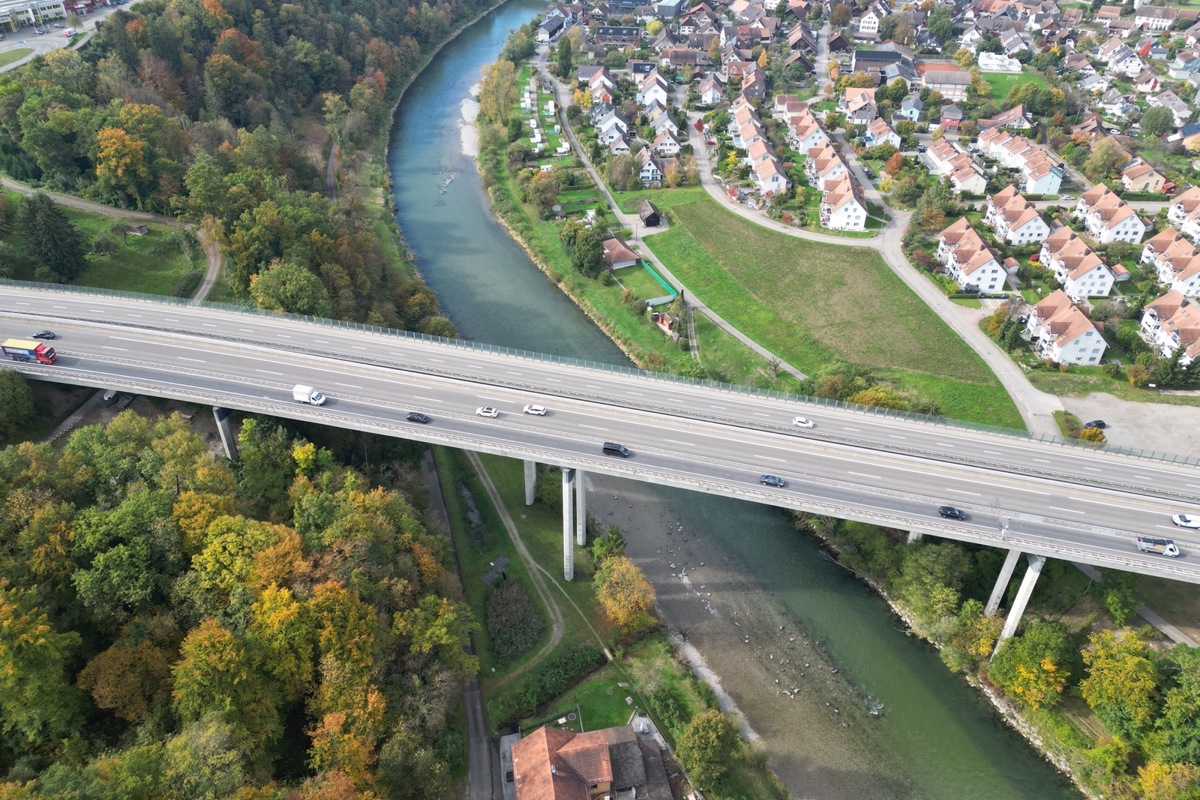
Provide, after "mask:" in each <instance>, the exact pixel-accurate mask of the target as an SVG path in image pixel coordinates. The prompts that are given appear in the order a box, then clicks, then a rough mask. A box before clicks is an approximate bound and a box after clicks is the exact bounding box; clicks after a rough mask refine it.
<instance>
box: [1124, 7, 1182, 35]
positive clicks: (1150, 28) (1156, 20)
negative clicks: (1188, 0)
mask: <svg viewBox="0 0 1200 800" xmlns="http://www.w3.org/2000/svg"><path fill="white" fill-rule="evenodd" d="M1178 15H1179V11H1178V9H1174V8H1165V7H1163V6H1142V7H1141V8H1139V9H1138V10H1137V11H1135V12H1133V24H1134V25H1135V26H1137V27H1139V28H1141V29H1142V30H1144V31H1146V32H1147V33H1162V32H1163V31H1167V30H1170V29H1171V25H1172V24H1173V23H1174V22H1175V18H1176V17H1177V16H1178Z"/></svg>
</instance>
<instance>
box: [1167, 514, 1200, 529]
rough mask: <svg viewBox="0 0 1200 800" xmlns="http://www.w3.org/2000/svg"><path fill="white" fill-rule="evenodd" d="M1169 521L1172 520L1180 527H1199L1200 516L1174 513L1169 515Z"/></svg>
mask: <svg viewBox="0 0 1200 800" xmlns="http://www.w3.org/2000/svg"><path fill="white" fill-rule="evenodd" d="M1171 522H1174V523H1175V524H1176V525H1178V526H1179V527H1181V528H1200V517H1195V516H1190V515H1188V514H1176V515H1175V516H1173V517H1171Z"/></svg>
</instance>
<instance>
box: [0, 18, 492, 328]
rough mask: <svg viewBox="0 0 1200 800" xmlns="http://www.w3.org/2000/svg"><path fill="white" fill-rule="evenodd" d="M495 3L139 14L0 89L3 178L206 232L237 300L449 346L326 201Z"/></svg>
mask: <svg viewBox="0 0 1200 800" xmlns="http://www.w3.org/2000/svg"><path fill="white" fill-rule="evenodd" d="M486 5H487V3H486V2H484V0H441V1H440V2H437V3H436V4H430V3H428V2H422V3H416V2H411V0H410V1H408V2H406V1H405V0H401V2H396V3H383V2H378V1H377V0H375V1H373V0H298V2H288V3H265V2H252V1H245V2H244V1H242V0H232V1H230V2H222V0H170V1H169V2H167V1H166V0H147V2H144V3H141V4H139V5H138V6H137V8H136V10H133V11H128V10H125V9H122V10H120V11H118V12H117V13H115V14H113V15H112V16H111V17H109V18H108V19H107V20H105V21H104V23H103V25H102V27H101V28H100V30H98V31H97V32H96V35H95V37H94V38H93V40H92V41H91V42H89V43H88V44H87V45H86V46H85V47H83V48H81V49H79V50H71V49H63V50H57V51H54V52H53V53H50V54H48V55H46V56H45V57H42V58H38V59H35V60H34V61H33V62H32V63H31V64H29V65H28V66H26V67H24V68H22V69H18V70H14V71H12V72H8V73H5V75H4V76H3V77H0V171H3V172H4V173H6V174H7V175H9V176H11V177H13V178H15V179H17V180H21V181H26V182H29V183H31V184H34V185H36V186H39V187H42V188H46V189H51V190H56V191H63V192H68V193H72V194H78V195H80V196H82V197H86V198H89V199H92V200H96V201H99V202H103V203H108V204H111V205H114V206H118V207H124V208H135V209H139V210H144V211H152V212H156V213H160V214H170V215H177V216H179V217H180V218H182V219H184V220H187V221H191V222H195V223H197V224H201V225H204V226H205V227H206V228H208V229H210V230H211V231H212V232H213V233H214V235H215V236H216V237H217V239H218V240H219V241H220V243H221V245H222V247H223V249H224V251H225V253H226V262H227V263H226V278H227V280H228V282H229V284H230V287H231V290H232V292H233V294H234V296H235V298H237V299H240V300H243V301H253V302H254V303H255V304H256V305H259V306H260V307H264V308H272V309H276V310H281V311H289V312H294V313H301V314H316V315H323V316H332V317H337V318H339V319H346V320H356V321H364V322H370V323H372V324H379V325H387V326H391V327H398V328H406V329H410V330H421V331H424V332H426V333H432V334H438V335H453V332H454V331H453V326H452V325H451V324H450V323H449V321H447V320H446V319H445V318H444V317H443V316H441V315H440V313H439V310H438V305H437V300H436V298H435V296H434V295H433V293H432V292H431V291H430V290H429V289H428V287H426V286H425V285H424V283H423V282H422V281H420V280H419V279H417V278H416V277H414V276H413V274H412V270H411V269H406V268H405V265H398V264H396V263H394V261H395V260H396V259H395V257H394V256H393V255H392V253H393V252H394V250H395V248H394V243H389V242H385V241H383V240H381V238H380V236H381V235H383V236H387V235H389V234H388V232H387V231H384V232H383V233H382V234H381V233H380V232H378V231H377V230H376V226H377V224H378V222H379V220H378V218H377V216H376V215H373V214H372V213H371V211H370V210H369V209H367V208H365V207H364V205H363V204H362V203H361V201H359V200H357V199H354V198H349V199H347V200H346V201H344V202H340V203H334V202H331V201H330V200H329V199H328V197H327V194H326V186H325V169H324V168H325V157H326V155H327V154H328V146H329V144H330V143H332V145H333V146H335V147H337V148H343V149H348V150H355V149H357V148H362V147H365V146H367V145H368V144H370V143H371V142H372V141H374V139H375V137H376V136H378V135H380V134H381V133H383V132H384V131H386V129H387V126H388V124H389V122H390V116H389V112H390V108H391V106H392V104H393V103H394V102H395V100H396V98H397V97H398V94H399V92H400V90H401V88H402V87H403V86H404V84H405V83H406V81H407V80H408V79H409V78H410V77H411V76H412V75H413V74H414V73H415V71H416V70H417V69H419V67H420V66H421V64H422V63H423V59H424V58H425V56H426V55H427V54H428V53H429V52H430V51H431V50H432V48H433V47H434V46H436V45H437V44H439V43H441V42H442V41H444V40H445V39H446V37H447V36H449V35H450V33H451V32H452V31H453V29H454V28H455V27H456V26H457V25H459V24H461V23H462V22H463V21H465V20H467V19H469V18H471V17H472V16H474V15H475V14H477V13H478V12H479V11H480V10H482V9H483V8H485V7H486ZM12 277H17V278H24V277H28V276H25V275H20V274H17V275H13V276H12Z"/></svg>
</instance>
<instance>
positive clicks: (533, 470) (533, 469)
mask: <svg viewBox="0 0 1200 800" xmlns="http://www.w3.org/2000/svg"><path fill="white" fill-rule="evenodd" d="M536 493H537V462H536V461H530V460H528V459H526V461H525V505H527V506H531V505H533V500H534V496H535V494H536Z"/></svg>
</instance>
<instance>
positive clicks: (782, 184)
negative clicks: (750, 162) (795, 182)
mask: <svg viewBox="0 0 1200 800" xmlns="http://www.w3.org/2000/svg"><path fill="white" fill-rule="evenodd" d="M791 185H792V184H791V181H789V180H788V176H787V173H786V172H784V171H783V165H781V164H780V163H779V159H777V158H775V156H771V157H770V158H766V159H764V160H762V161H759V162H758V163H757V164H755V165H754V186H755V187H756V188H757V189H758V191H759V193H760V194H762V195H763V197H768V196H770V195H773V194H775V193H777V192H782V191H786V190H787V189H788V188H789V187H790V186H791Z"/></svg>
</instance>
